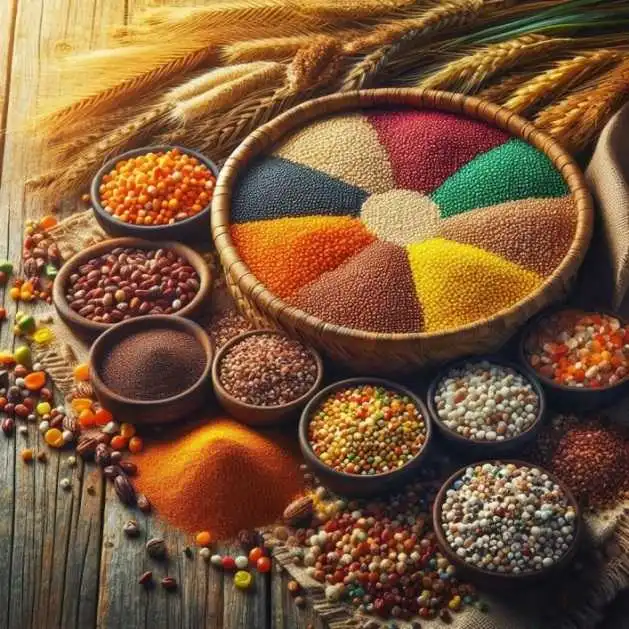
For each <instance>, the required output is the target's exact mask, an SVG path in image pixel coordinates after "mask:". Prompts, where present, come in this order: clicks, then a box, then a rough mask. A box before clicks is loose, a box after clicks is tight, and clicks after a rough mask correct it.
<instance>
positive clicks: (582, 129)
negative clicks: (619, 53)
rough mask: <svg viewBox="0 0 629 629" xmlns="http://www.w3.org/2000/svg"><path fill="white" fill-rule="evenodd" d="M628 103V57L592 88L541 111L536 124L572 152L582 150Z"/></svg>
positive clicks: (589, 87) (590, 86)
mask: <svg viewBox="0 0 629 629" xmlns="http://www.w3.org/2000/svg"><path fill="white" fill-rule="evenodd" d="M627 100H629V58H625V59H624V60H623V61H621V62H620V63H618V64H617V65H616V66H615V67H614V68H612V69H611V70H609V71H608V72H606V73H605V74H604V75H603V76H602V77H599V78H597V79H596V81H592V82H591V83H590V85H589V86H587V87H584V88H583V89H581V90H579V91H577V92H574V93H573V94H570V95H569V96H567V97H566V98H564V99H563V100H562V101H561V102H559V103H557V104H555V105H552V106H550V107H547V108H546V109H544V110H542V111H541V112H540V113H539V114H538V115H537V117H536V118H535V122H536V124H537V125H538V126H540V127H541V128H542V129H544V130H545V131H547V132H548V133H550V135H552V136H553V137H554V138H555V139H556V140H557V141H558V142H560V143H561V144H562V145H563V146H564V147H565V148H567V149H568V150H570V151H573V152H578V151H581V150H583V149H585V148H587V146H588V145H589V144H590V142H592V140H593V139H594V138H595V137H596V136H597V135H598V133H599V132H600V131H601V129H602V128H603V127H604V126H605V123H606V122H607V121H608V120H609V119H610V118H611V116H612V115H613V114H614V113H615V112H616V111H617V110H618V109H619V108H620V107H621V106H622V104H623V103H624V102H626V101H627Z"/></svg>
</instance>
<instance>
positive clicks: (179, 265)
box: [66, 247, 200, 323]
mask: <svg viewBox="0 0 629 629" xmlns="http://www.w3.org/2000/svg"><path fill="white" fill-rule="evenodd" d="M199 287H200V284H199V276H198V274H197V272H196V271H195V270H194V268H193V267H192V266H191V265H190V264H189V263H188V261H187V260H185V259H184V258H182V257H181V256H179V255H177V254H176V253H175V252H174V251H172V250H170V249H156V250H146V249H135V248H124V247H117V248H115V249H113V250H112V251H111V252H110V253H108V254H105V255H102V256H99V257H97V258H92V259H91V260H89V261H88V262H86V263H85V264H83V265H81V266H80V267H79V268H78V270H77V272H76V273H73V274H72V275H71V276H70V279H69V285H68V287H67V289H66V300H67V302H68V304H69V305H70V308H72V310H74V311H75V312H77V313H78V314H79V315H81V316H82V317H85V318H86V319H90V320H91V321H94V322H97V323H118V322H119V321H122V320H124V319H130V318H132V317H137V316H141V315H147V314H173V313H175V312H177V311H178V310H180V309H181V308H183V307H184V306H185V305H186V304H189V303H190V302H191V301H192V299H193V298H194V296H195V295H196V293H197V292H198V290H199Z"/></svg>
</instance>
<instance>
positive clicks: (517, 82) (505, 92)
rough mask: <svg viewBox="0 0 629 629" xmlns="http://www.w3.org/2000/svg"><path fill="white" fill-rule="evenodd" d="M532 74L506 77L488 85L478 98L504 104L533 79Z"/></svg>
mask: <svg viewBox="0 0 629 629" xmlns="http://www.w3.org/2000/svg"><path fill="white" fill-rule="evenodd" d="M531 76H532V75H531V73H517V74H513V75H509V76H506V77H504V78H502V79H501V80H499V81H497V82H496V83H492V84H489V85H487V86H486V87H485V88H483V89H482V90H480V91H479V92H477V94H476V96H478V97H479V98H482V99H484V100H488V101H491V102H492V103H499V104H501V103H503V102H504V101H505V100H507V99H508V98H509V97H510V96H511V94H513V92H514V91H515V90H517V89H518V87H520V86H521V85H522V83H524V82H526V81H527V80H528V79H530V78H531Z"/></svg>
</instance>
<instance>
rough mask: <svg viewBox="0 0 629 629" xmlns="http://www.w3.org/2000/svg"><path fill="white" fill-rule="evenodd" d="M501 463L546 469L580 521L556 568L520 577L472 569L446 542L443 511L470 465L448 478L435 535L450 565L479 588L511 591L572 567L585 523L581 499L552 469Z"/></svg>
mask: <svg viewBox="0 0 629 629" xmlns="http://www.w3.org/2000/svg"><path fill="white" fill-rule="evenodd" d="M499 461H500V462H501V463H513V464H515V465H524V466H527V467H536V468H538V469H540V470H542V471H543V472H544V473H545V474H548V477H549V478H550V479H551V480H552V481H553V482H555V483H557V485H559V487H561V490H562V491H563V492H564V494H565V496H566V497H567V499H568V502H569V503H570V504H571V505H572V507H573V508H574V511H575V513H576V519H575V522H576V528H575V534H574V539H573V540H572V544H571V545H570V547H569V548H568V550H567V551H566V553H565V554H564V555H563V557H561V558H560V559H559V561H558V562H557V563H555V564H553V565H552V566H549V567H548V568H543V569H542V570H538V571H535V572H532V571H529V572H522V573H520V574H504V573H497V572H492V571H491V570H485V569H484V568H477V567H476V566H472V565H470V564H468V563H466V562H465V561H463V559H461V558H460V557H459V556H458V555H457V554H456V553H455V552H454V551H453V550H452V549H451V547H450V545H449V544H448V542H447V540H446V537H445V533H444V531H443V527H442V525H441V509H442V506H443V503H444V501H445V497H446V492H447V491H448V490H449V489H451V488H452V485H453V484H454V482H455V481H456V480H458V479H459V478H460V477H461V476H462V475H463V474H464V473H465V470H466V469H467V468H468V467H470V466H469V465H466V466H464V467H462V468H460V469H459V470H457V471H456V472H455V473H454V474H452V475H451V476H450V477H449V478H448V480H446V482H445V483H444V484H443V485H442V486H441V488H440V489H439V492H438V493H437V497H436V498H435V501H434V503H433V508H432V517H433V528H434V531H435V536H436V538H437V543H438V544H439V547H440V548H441V551H442V552H443V554H444V555H445V556H446V557H447V558H448V560H449V561H450V563H452V564H453V565H454V566H455V567H456V570H457V574H458V575H460V576H461V577H462V578H464V579H467V580H469V581H473V582H475V583H478V584H479V585H482V586H484V587H491V588H498V589H502V588H511V587H513V586H519V585H523V584H530V583H534V582H537V581H540V580H544V579H546V578H548V577H550V576H552V575H556V574H557V573H559V572H561V571H562V570H563V569H564V568H566V567H568V565H569V564H570V562H571V561H572V560H573V558H574V555H575V553H576V552H577V548H578V545H579V541H580V539H581V535H582V534H583V522H582V520H581V512H580V509H579V504H578V503H577V500H576V499H575V497H574V495H573V494H572V492H571V491H570V489H568V487H567V486H566V484H565V483H564V482H563V481H562V480H560V479H559V478H558V477H557V476H555V475H554V474H552V473H551V472H549V471H548V470H546V469H544V468H542V467H540V466H539V465H534V464H532V463H527V462H526V461H518V460H511V459H500V460H499ZM496 462H497V460H496V459H493V460H485V461H477V462H475V463H472V464H471V465H473V466H476V465H483V464H484V463H492V464H493V463H496Z"/></svg>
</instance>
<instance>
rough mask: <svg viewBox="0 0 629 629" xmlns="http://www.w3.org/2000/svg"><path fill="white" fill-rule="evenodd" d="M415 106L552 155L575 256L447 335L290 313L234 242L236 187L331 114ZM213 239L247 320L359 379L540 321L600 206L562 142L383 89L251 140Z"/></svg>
mask: <svg viewBox="0 0 629 629" xmlns="http://www.w3.org/2000/svg"><path fill="white" fill-rule="evenodd" d="M391 105H395V106H407V107H409V106H410V107H415V108H422V109H433V110H438V111H445V112H453V113H459V114H464V115H466V116H468V117H470V118H472V119H477V120H481V121H484V122H487V123H489V124H492V125H494V126H496V127H498V128H499V129H502V130H504V131H506V132H508V133H510V134H511V135H513V136H515V137H519V138H521V139H523V140H525V141H527V142H528V143H530V144H531V145H533V146H534V147H536V148H537V149H538V150H540V151H542V152H543V153H545V154H546V155H547V156H548V158H549V159H550V160H551V161H552V163H553V164H554V166H555V167H556V169H557V170H558V171H559V172H560V173H561V174H562V176H563V178H564V180H565V182H566V184H567V185H568V187H569V189H570V192H571V194H572V195H573V198H574V200H575V204H576V209H577V227H576V233H575V237H574V240H573V242H572V244H571V246H570V249H569V251H568V253H567V254H566V256H565V257H564V259H563V260H562V262H561V263H560V264H559V266H558V267H557V268H556V269H555V270H554V272H553V273H552V274H551V275H549V276H548V277H547V278H545V280H544V282H543V283H542V284H541V285H540V286H539V287H538V289H537V290H536V291H534V292H532V293H530V294H529V295H527V297H526V298H524V299H522V300H521V301H519V302H518V303H516V304H515V305H513V306H512V307H510V308H508V309H506V310H503V311H501V312H499V313H497V314H495V315H493V316H491V317H489V318H486V319H483V320H480V321H476V322H475V323H473V324H470V325H466V326H464V327H460V328H458V329H456V330H452V331H446V332H442V333H419V332H418V333H409V334H384V333H375V332H365V331H362V330H354V329H350V328H346V327H341V326H338V325H333V324H329V323H325V322H324V321H321V320H320V319H317V318H315V317H313V316H311V315H308V314H307V313H306V312H303V311H301V310H298V309H297V308H295V307H293V306H290V305H289V304H287V303H286V302H284V301H283V300H281V299H280V298H279V297H277V296H275V295H274V294H272V293H271V292H270V291H268V290H267V289H266V288H265V286H264V285H263V284H262V283H261V282H260V281H259V280H258V279H257V278H256V277H255V276H254V275H253V274H252V272H251V271H250V269H249V268H248V267H247V265H246V264H245V263H244V262H243V261H242V260H241V258H240V257H239V254H238V250H237V249H236V248H235V246H234V244H233V242H232V239H231V237H230V202H231V194H232V188H233V185H234V183H235V181H236V180H237V178H238V176H239V174H240V173H241V172H242V171H243V170H244V169H246V168H247V166H248V164H249V163H250V162H251V161H252V159H254V158H255V157H256V156H257V155H259V154H261V153H264V152H266V151H267V150H269V149H270V148H271V147H272V146H273V145H274V144H275V143H276V142H277V141H279V140H280V139H282V138H283V137H284V136H285V135H286V134H287V133H288V132H290V131H293V130H296V129H299V128H301V127H302V126H304V125H305V124H307V123H308V122H309V121H311V120H314V119H317V118H320V117H323V116H325V115H329V114H333V113H337V112H342V111H348V110H350V111H351V110H359V109H368V108H374V107H375V108H382V107H386V106H391ZM211 221H212V237H213V239H214V243H215V245H216V249H217V251H218V253H219V255H220V260H221V263H222V265H223V269H224V271H225V274H226V277H227V283H228V285H229V287H230V290H231V292H232V294H233V296H234V298H235V300H236V302H237V304H238V306H239V307H240V309H241V310H242V311H243V312H244V314H245V315H246V316H248V317H249V318H251V319H252V320H253V321H254V322H255V323H256V324H258V325H260V326H264V327H268V326H269V325H270V326H272V327H274V328H278V329H281V330H284V331H285V332H287V333H288V334H289V335H291V336H293V337H296V338H300V339H301V340H303V341H304V342H306V343H310V344H311V345H313V346H315V347H317V348H318V349H320V350H322V351H323V352H324V353H326V354H327V355H328V356H329V357H331V358H332V359H334V360H336V361H340V362H342V363H344V364H346V365H347V366H349V367H350V368H351V369H352V370H353V371H356V372H369V373H374V374H376V373H380V374H390V373H402V372H408V371H411V370H413V369H415V368H417V367H420V366H424V365H428V364H431V363H440V362H443V361H446V360H450V359H453V358H457V357H460V356H465V355H468V354H476V353H486V352H492V351H495V350H496V349H498V348H499V347H500V346H501V345H502V344H503V343H504V342H505V341H507V340H508V339H509V337H511V336H512V335H513V334H514V333H515V332H516V331H517V329H518V327H519V326H520V325H521V324H523V323H524V322H525V321H526V320H527V319H529V318H530V317H531V316H532V315H534V314H535V313H537V312H538V311H539V310H541V309H542V308H544V307H546V306H547V305H549V304H550V303H552V302H554V301H558V300H560V299H562V298H563V297H565V296H566V294H567V293H568V291H569V289H570V286H571V283H572V280H573V278H574V277H575V274H576V272H577V270H578V268H579V265H580V264H581V262H582V260H583V257H584V254H585V252H586V250H587V247H588V244H589V241H590V237H591V233H592V221H593V212H592V201H591V197H590V194H589V192H588V190H587V187H586V185H585V182H584V179H583V176H582V174H581V172H580V170H579V168H578V167H577V165H576V164H575V162H574V161H573V159H572V157H571V156H570V155H569V154H568V153H566V151H564V150H563V149H562V148H561V147H560V146H559V145H558V144H557V143H556V142H555V141H554V140H552V139H551V138H549V137H548V136H547V135H545V134H544V133H542V132H541V131H539V130H538V129H536V127H535V126H534V125H533V124H531V123H529V122H527V121H525V120H524V119H523V118H521V117H519V116H517V115H516V114H514V113H513V112H511V111H509V110H508V109H505V108H503V107H499V106H497V105H494V104H492V103H489V102H486V101H483V100H480V99H478V98H473V97H466V96H463V95H460V94H452V93H447V92H436V91H429V90H417V89H379V90H364V91H359V92H351V93H347V94H335V95H332V96H325V97H323V98H319V99H316V100H312V101H309V102H306V103H304V104H302V105H299V106H297V107H295V108H293V109H291V110H290V111H288V112H286V113H284V114H283V115H281V116H279V117H277V118H275V119H274V120H272V121H271V122H269V123H267V124H265V125H263V126H262V127H260V128H258V129H257V130H256V131H254V132H253V133H251V134H250V135H249V137H247V138H246V139H245V140H244V141H243V142H242V143H241V144H240V146H239V147H238V148H237V149H236V150H235V151H234V152H233V153H232V155H231V156H230V157H229V159H228V160H227V162H226V163H225V165H224V167H223V169H222V171H221V173H220V176H219V178H218V182H217V185H216V190H215V194H214V201H213V204H212V212H211Z"/></svg>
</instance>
